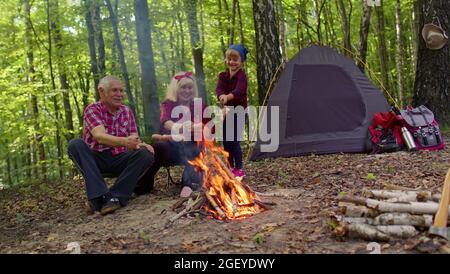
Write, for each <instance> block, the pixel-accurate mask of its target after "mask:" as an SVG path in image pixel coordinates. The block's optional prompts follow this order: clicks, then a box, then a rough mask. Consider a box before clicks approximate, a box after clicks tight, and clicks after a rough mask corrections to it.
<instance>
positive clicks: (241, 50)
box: [229, 44, 248, 62]
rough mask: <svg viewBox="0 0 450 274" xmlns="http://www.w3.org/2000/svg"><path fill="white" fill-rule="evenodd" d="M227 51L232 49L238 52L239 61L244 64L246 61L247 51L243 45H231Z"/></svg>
mask: <svg viewBox="0 0 450 274" xmlns="http://www.w3.org/2000/svg"><path fill="white" fill-rule="evenodd" d="M229 49H233V50H235V51H237V52H239V55H240V56H241V61H242V62H245V60H246V59H247V53H248V50H247V49H246V48H245V47H244V46H243V45H241V44H233V45H231V46H230V47H229Z"/></svg>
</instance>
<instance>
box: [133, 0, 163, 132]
mask: <svg viewBox="0 0 450 274" xmlns="http://www.w3.org/2000/svg"><path fill="white" fill-rule="evenodd" d="M134 14H135V17H136V36H137V44H138V52H139V64H140V67H141V88H142V102H143V105H144V135H145V136H151V134H153V133H156V132H158V130H159V101H158V94H157V88H156V74H155V64H154V59H153V50H152V35H151V29H150V21H149V12H148V4H147V0H134Z"/></svg>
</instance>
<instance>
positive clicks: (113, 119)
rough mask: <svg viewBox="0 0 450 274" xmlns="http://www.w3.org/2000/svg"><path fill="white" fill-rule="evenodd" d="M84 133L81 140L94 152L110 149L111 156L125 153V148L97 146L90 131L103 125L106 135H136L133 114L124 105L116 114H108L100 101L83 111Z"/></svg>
mask: <svg viewBox="0 0 450 274" xmlns="http://www.w3.org/2000/svg"><path fill="white" fill-rule="evenodd" d="M83 120H84V122H83V124H84V131H83V140H84V142H86V144H87V145H88V146H89V147H90V148H91V149H92V150H94V151H104V150H108V149H112V155H113V156H114V155H117V154H119V153H122V152H125V151H127V148H126V147H113V148H111V147H108V146H105V145H101V144H99V143H98V142H97V141H96V140H95V139H94V137H93V136H92V133H91V131H92V129H93V128H95V127H97V126H100V125H103V126H104V127H105V130H106V133H107V134H109V135H113V136H117V137H127V136H130V135H131V134H132V133H137V130H136V123H135V121H134V116H133V112H132V111H131V109H130V108H129V107H127V106H125V105H122V106H120V107H119V109H118V110H117V111H116V114H114V115H113V114H111V113H110V112H108V110H107V108H106V105H105V103H103V102H102V101H99V102H95V103H92V104H90V105H89V106H87V107H86V109H85V110H84V119H83Z"/></svg>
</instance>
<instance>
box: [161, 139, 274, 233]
mask: <svg viewBox="0 0 450 274" xmlns="http://www.w3.org/2000/svg"><path fill="white" fill-rule="evenodd" d="M221 156H223V157H224V158H225V159H226V158H227V156H228V154H227V152H225V151H224V150H223V149H222V148H220V147H218V146H215V145H214V143H213V142H212V141H204V142H203V143H202V150H201V152H200V154H199V156H198V157H197V158H195V159H194V160H191V161H189V163H190V164H191V165H192V166H194V167H195V168H196V170H197V171H198V172H201V173H202V174H203V185H202V188H201V190H200V192H199V194H197V196H196V199H195V195H194V196H193V195H191V198H190V200H186V199H182V200H180V201H177V202H176V203H175V204H174V205H173V206H172V209H174V210H175V209H178V208H180V207H182V206H183V204H185V203H186V201H187V203H186V205H185V208H184V209H183V210H181V211H180V212H179V213H178V214H176V215H175V216H173V217H172V218H171V219H170V220H169V221H168V223H167V226H169V225H171V224H172V223H173V222H174V221H175V220H177V219H178V218H180V217H181V216H184V215H186V214H189V213H192V212H195V211H196V210H198V209H199V208H201V210H203V212H206V213H208V214H210V215H209V216H212V217H214V218H217V219H220V220H228V219H238V218H244V217H248V216H251V215H253V214H255V213H258V212H261V211H264V210H268V209H270V206H269V205H267V204H266V203H263V202H261V201H260V200H259V199H258V197H257V196H256V194H255V193H254V192H253V191H252V190H251V189H250V187H249V186H247V185H245V184H244V183H243V182H241V181H240V180H239V179H237V178H235V176H234V174H233V173H232V172H231V170H229V168H228V165H227V164H225V162H224V161H223V160H222V158H221ZM193 197H194V199H195V200H194V201H192V199H193Z"/></svg>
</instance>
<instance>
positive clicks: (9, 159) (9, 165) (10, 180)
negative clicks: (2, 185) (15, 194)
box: [6, 152, 13, 186]
mask: <svg viewBox="0 0 450 274" xmlns="http://www.w3.org/2000/svg"><path fill="white" fill-rule="evenodd" d="M7 153H8V154H7V156H6V165H7V170H8V185H10V186H12V185H13V179H12V178H13V177H12V176H11V173H12V172H11V154H10V153H9V152H7Z"/></svg>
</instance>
